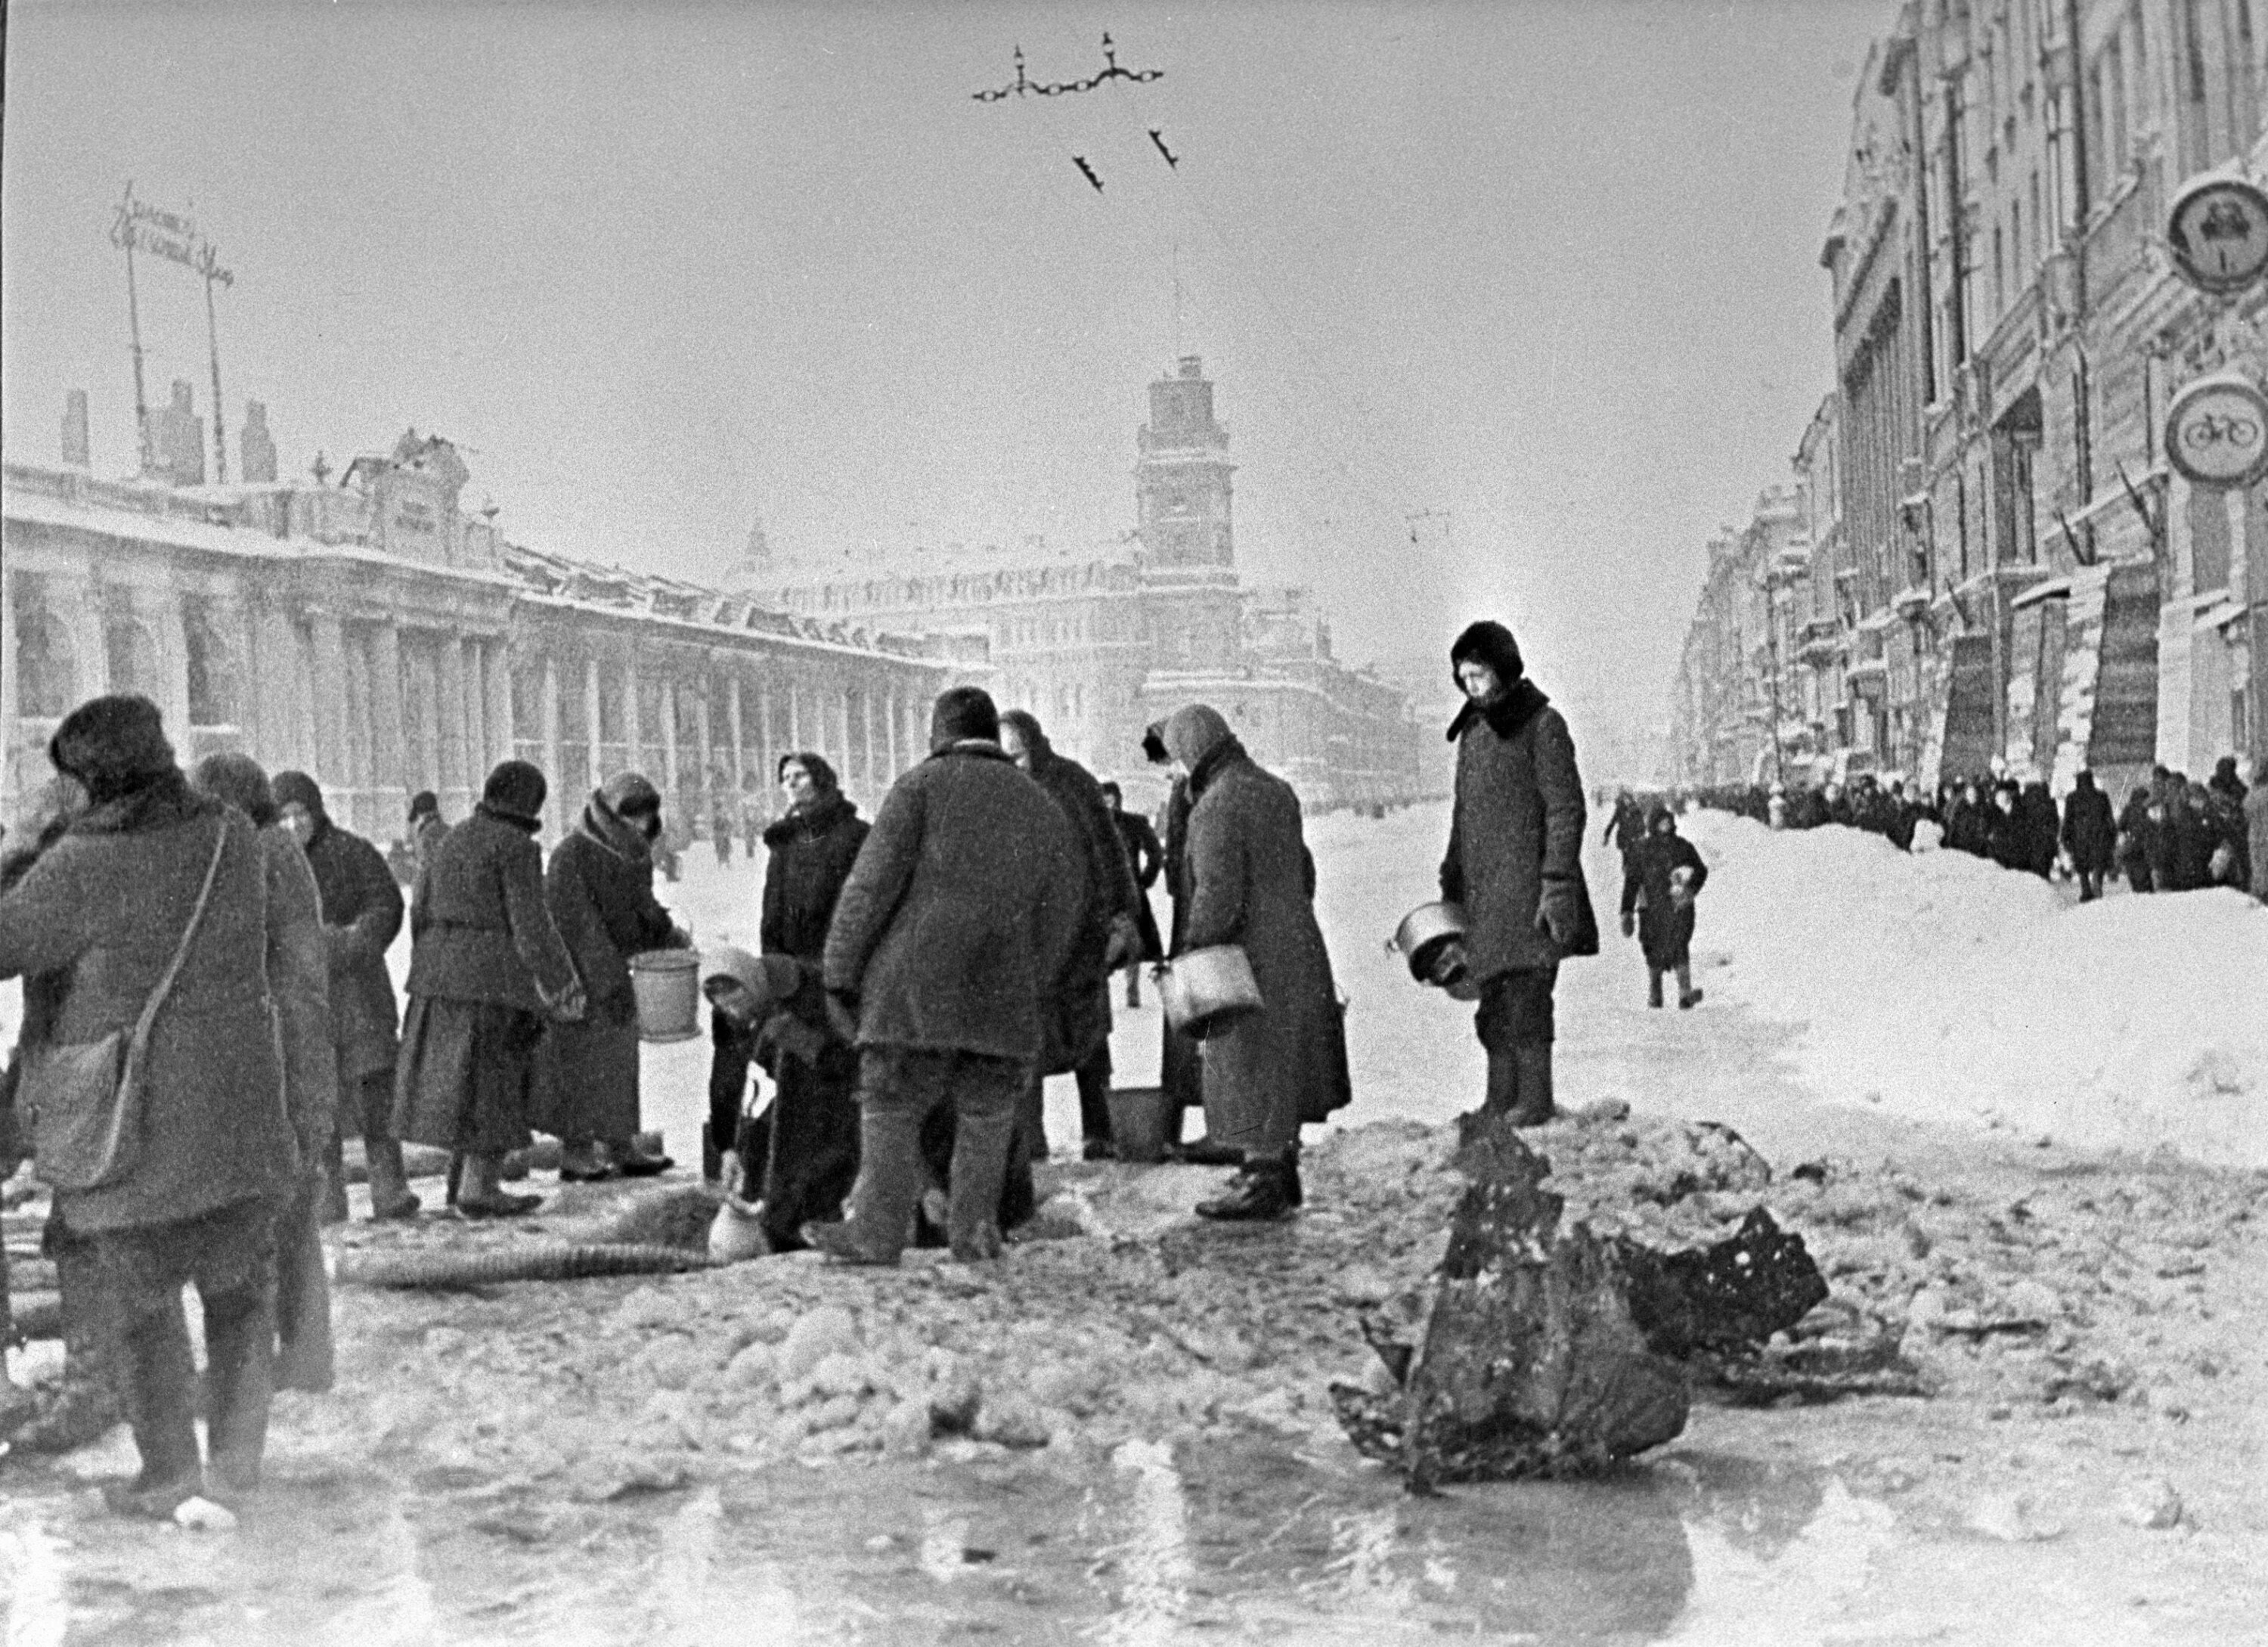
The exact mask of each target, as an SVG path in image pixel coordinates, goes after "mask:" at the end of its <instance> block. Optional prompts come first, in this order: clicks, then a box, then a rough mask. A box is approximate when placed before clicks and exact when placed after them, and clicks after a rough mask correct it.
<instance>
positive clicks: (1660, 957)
mask: <svg viewBox="0 0 2268 1647" xmlns="http://www.w3.org/2000/svg"><path fill="white" fill-rule="evenodd" d="M1623 865H1624V868H1623V936H1624V937H1625V938H1627V937H1629V936H1630V935H1631V933H1632V932H1633V931H1635V932H1636V933H1637V934H1638V948H1639V949H1640V950H1642V951H1643V952H1644V954H1645V956H1646V1005H1647V1006H1649V1007H1659V1006H1660V1005H1661V975H1662V974H1663V973H1664V972H1675V973H1676V974H1677V1004H1678V1007H1679V1008H1681V1009H1683V1008H1689V1007H1691V1006H1692V1005H1693V1004H1694V1003H1695V1002H1696V1001H1699V1000H1700V999H1701V992H1700V991H1699V990H1697V989H1696V988H1694V987H1693V957H1692V953H1691V950H1692V943H1693V897H1694V895H1695V894H1696V893H1697V892H1699V891H1700V890H1701V887H1702V883H1705V881H1707V880H1708V878H1709V866H1708V865H1706V864H1705V863H1703V862H1702V861H1701V854H1700V853H1697V852H1696V851H1695V850H1694V849H1693V843H1692V842H1691V841H1690V840H1687V839H1686V838H1684V837H1683V835H1680V834H1679V833H1678V832H1677V819H1676V817H1675V816H1674V815H1673V814H1672V813H1671V812H1670V810H1669V809H1668V807H1665V806H1656V807H1655V808H1654V809H1653V810H1652V811H1651V812H1649V813H1648V814H1647V815H1646V838H1645V839H1644V840H1643V841H1641V842H1640V843H1639V844H1638V850H1637V851H1635V852H1633V853H1631V854H1630V855H1629V856H1628V857H1626V858H1624V860H1623Z"/></svg>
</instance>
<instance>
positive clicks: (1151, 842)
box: [1102, 783, 1166, 1007]
mask: <svg viewBox="0 0 2268 1647" xmlns="http://www.w3.org/2000/svg"><path fill="white" fill-rule="evenodd" d="M1102 799H1103V801H1104V802H1105V803H1106V804H1107V805H1108V807H1109V808H1110V821H1111V823H1114V824H1116V826H1117V829H1118V839H1119V843H1120V844H1121V845H1122V846H1124V847H1125V848H1126V861H1127V862H1128V863H1129V864H1130V866H1131V867H1132V868H1133V870H1134V890H1135V894H1136V896H1135V902H1134V924H1135V926H1136V927H1137V928H1138V930H1139V932H1140V934H1141V938H1142V952H1141V953H1140V954H1139V955H1138V956H1135V958H1134V959H1132V960H1131V961H1129V962H1128V963H1127V964H1126V1004H1127V1005H1128V1006H1129V1007H1138V1006H1140V1005H1141V1004H1142V969H1143V967H1144V966H1145V965H1151V966H1154V965H1156V964H1158V963H1159V962H1160V961H1162V960H1164V959H1165V958H1166V947H1165V945H1164V943H1163V942H1161V941H1160V938H1159V936H1158V918H1157V916H1156V915H1155V914H1154V913H1152V911H1151V908H1150V889H1151V888H1152V887H1153V886H1155V885H1157V883H1158V876H1159V875H1160V872H1161V871H1163V870H1164V868H1165V867H1166V850H1165V848H1164V847H1163V846H1160V844H1159V841H1158V831H1156V830H1154V829H1152V827H1151V826H1150V820H1149V819H1148V818H1145V817H1144V816H1142V815H1141V814H1140V813H1139V812H1129V811H1128V810H1127V809H1126V792H1125V791H1124V790H1123V789H1122V788H1120V787H1118V785H1117V784H1116V783H1106V784H1104V785H1103V786H1102Z"/></svg>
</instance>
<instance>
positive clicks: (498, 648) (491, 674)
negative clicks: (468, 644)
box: [481, 635, 519, 784]
mask: <svg viewBox="0 0 2268 1647" xmlns="http://www.w3.org/2000/svg"><path fill="white" fill-rule="evenodd" d="M481 676H482V691H484V692H485V693H486V694H487V697H488V705H489V713H488V728H489V758H488V764H489V766H490V768H494V767H496V766H497V765H499V764H502V763H503V762H505V761H508V760H510V759H511V758H512V755H513V752H514V750H515V748H516V746H517V740H518V737H519V732H518V729H517V727H515V725H514V723H513V720H512V714H513V709H512V648H511V646H509V645H508V644H507V643H506V642H505V640H504V637H503V636H501V635H498V636H497V637H496V638H494V639H491V640H490V641H489V642H488V644H487V645H486V646H482V648H481ZM481 781H482V783H483V784H485V783H486V782H487V781H488V773H487V772H482V773H481Z"/></svg>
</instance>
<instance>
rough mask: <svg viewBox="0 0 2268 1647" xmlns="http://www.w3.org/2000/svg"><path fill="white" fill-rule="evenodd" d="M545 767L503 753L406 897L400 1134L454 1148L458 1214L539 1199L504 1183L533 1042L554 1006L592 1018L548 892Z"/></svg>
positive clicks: (507, 1212) (524, 1101)
mask: <svg viewBox="0 0 2268 1647" xmlns="http://www.w3.org/2000/svg"><path fill="white" fill-rule="evenodd" d="M546 787H547V786H546V785H545V783H544V780H543V774H542V773H541V772H538V771H537V770H536V769H535V768H534V767H533V766H531V765H529V764H527V762H526V761H505V762H504V763H503V764H500V765H499V766H497V769H496V770H495V771H494V772H490V774H489V778H488V783H487V785H486V787H484V788H483V789H482V792H481V800H480V804H479V805H478V806H476V807H475V808H474V809H473V815H472V816H470V817H468V818H467V819H466V820H465V821H464V822H463V823H460V824H458V825H457V826H456V827H455V828H454V829H453V830H451V831H449V832H448V833H447V834H446V835H445V836H443V837H442V838H441V841H440V844H439V845H438V846H436V847H435V848H434V852H433V858H432V861H431V862H430V863H428V864H427V865H426V866H425V868H423V870H422V871H420V872H419V874H418V876H417V890H416V895H415V897H413V898H412V900H411V903H410V907H409V934H410V944H411V948H410V954H409V1011H408V1012H407V1013H405V1014H404V1015H403V1016H402V1022H401V1066H400V1067H399V1069H398V1071H397V1073H396V1076H395V1082H394V1136H395V1137H397V1138H400V1139H401V1140H403V1141H405V1142H410V1143H420V1144H430V1145H432V1146H434V1147H435V1148H441V1149H446V1150H448V1151H449V1152H450V1154H451V1156H452V1159H451V1162H450V1170H449V1199H450V1201H451V1202H452V1204H453V1205H454V1206H455V1208H456V1209H457V1212H458V1215H460V1217H466V1218H510V1217H518V1216H519V1215H523V1214H527V1213H531V1212H533V1211H534V1210H535V1208H536V1207H537V1206H538V1205H540V1204H541V1197H540V1196H534V1195H514V1194H511V1193H507V1192H506V1191H505V1190H504V1187H503V1183H502V1179H503V1171H504V1156H507V1155H509V1154H511V1153H512V1151H513V1150H515V1149H525V1148H527V1145H528V1143H529V1141H530V1140H529V1137H528V1131H527V1117H528V1105H529V1099H530V1097H531V1096H532V1088H533V1086H534V1079H535V1048H536V1044H537V1043H538V1042H539V1041H540V1040H541V1038H542V1034H543V1022H544V1019H545V1018H546V1017H547V1016H549V1017H550V1018H553V1019H556V1020H561V1021H565V1022H572V1021H573V1020H575V1019H578V1018H580V1017H581V1016H583V1012H584V1008H585V994H584V989H583V984H582V981H581V979H578V977H577V976H576V974H575V962H574V958H573V957H572V956H571V955H570V954H569V953H568V950H567V944H566V941H565V940H563V938H561V937H560V935H559V928H558V926H557V924H556V922H554V921H553V920H552V919H551V911H550V908H549V905H547V904H546V903H545V901H544V896H543V853H542V852H541V850H540V849H539V848H538V847H537V846H536V844H535V838H534V837H535V831H537V830H538V829H539V828H541V814H542V811H543V797H544V794H545V791H546Z"/></svg>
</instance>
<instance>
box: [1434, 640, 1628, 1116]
mask: <svg viewBox="0 0 2268 1647" xmlns="http://www.w3.org/2000/svg"><path fill="white" fill-rule="evenodd" d="M1449 662H1450V668H1451V671H1452V673H1453V674H1454V676H1455V678H1456V681H1457V684H1458V687H1459V690H1461V691H1462V692H1463V693H1464V694H1465V705H1464V706H1463V707H1462V709H1460V710H1459V711H1458V712H1457V717H1456V719H1455V720H1454V721H1452V722H1451V723H1450V726H1449V741H1450V742H1452V743H1454V744H1455V745H1456V746H1457V779H1456V799H1455V802H1454V809H1453V811H1452V815H1451V817H1452V821H1451V823H1450V826H1449V850H1448V853H1447V855H1446V856H1445V857H1444V858H1443V860H1442V862H1441V897H1442V899H1443V900H1444V901H1445V902H1447V903H1451V904H1460V905H1463V906H1464V910H1465V919H1466V920H1467V922H1468V923H1469V927H1468V929H1467V932H1466V934H1465V950H1466V957H1467V960H1468V962H1469V964H1470V966H1471V969H1472V971H1471V976H1472V979H1473V980H1474V981H1475V982H1476V983H1477V984H1478V985H1479V986H1480V989H1481V1003H1480V1010H1479V1012H1478V1013H1477V1014H1476V1017H1475V1026H1476V1029H1477V1030H1479V1033H1480V1039H1481V1045H1483V1046H1484V1047H1486V1048H1487V1049H1488V1054H1489V1075H1488V1092H1487V1097H1486V1098H1485V1099H1484V1102H1483V1104H1482V1108H1483V1111H1484V1112H1485V1113H1487V1114H1490V1115H1508V1116H1510V1117H1512V1119H1513V1124H1514V1125H1516V1126H1540V1125H1541V1124H1542V1123H1543V1122H1545V1121H1548V1120H1550V1119H1551V1117H1552V1115H1553V1114H1554V1113H1555V1110H1554V1108H1553V1104H1552V1075H1551V1043H1552V1039H1553V1037H1554V1033H1555V1030H1554V1025H1553V1021H1552V1003H1551V993H1552V988H1553V986H1554V985H1556V984H1557V981H1558V975H1559V963H1560V961H1561V960H1562V959H1564V958H1565V957H1566V956H1583V955H1596V954H1597V953H1598V952H1599V924H1598V918H1597V917H1596V916H1595V915H1594V913H1593V912H1592V910H1591V894H1590V890H1589V889H1588V888H1587V887H1586V886H1585V885H1584V883H1583V862H1582V851H1583V818H1584V811H1583V782H1582V779H1581V777H1580V775H1579V774H1578V773H1577V772H1576V769H1575V743H1574V740H1573V739H1572V737H1570V736H1569V735H1568V732H1567V722H1566V721H1565V720H1564V719H1563V718H1562V717H1561V715H1560V713H1559V712H1558V711H1557V710H1556V709H1554V708H1552V707H1551V703H1550V699H1549V698H1546V697H1544V695H1543V692H1541V691H1538V690H1537V688H1536V686H1535V683H1534V682H1532V681H1530V680H1528V677H1527V674H1526V669H1525V666H1524V664H1523V661H1522V660H1521V655H1520V647H1519V646H1518V645H1517V644H1516V643H1515V642H1514V641H1513V638H1512V631H1510V630H1508V629H1506V628H1505V626H1504V625H1503V624H1493V623H1478V624H1473V625H1472V626H1471V627H1470V628H1469V629H1467V630H1466V631H1464V633H1463V634H1462V635H1460V636H1458V637H1457V640H1456V644H1455V645H1454V646H1452V647H1451V648H1450V649H1449Z"/></svg>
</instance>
